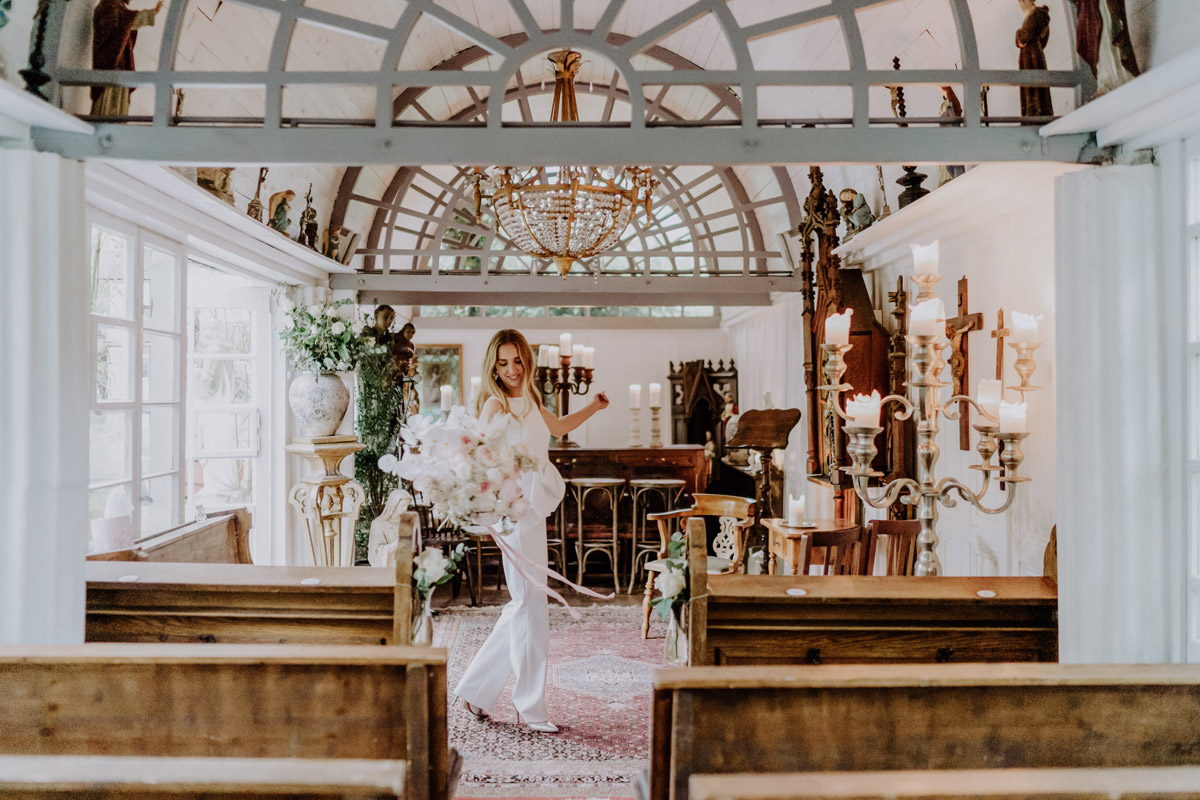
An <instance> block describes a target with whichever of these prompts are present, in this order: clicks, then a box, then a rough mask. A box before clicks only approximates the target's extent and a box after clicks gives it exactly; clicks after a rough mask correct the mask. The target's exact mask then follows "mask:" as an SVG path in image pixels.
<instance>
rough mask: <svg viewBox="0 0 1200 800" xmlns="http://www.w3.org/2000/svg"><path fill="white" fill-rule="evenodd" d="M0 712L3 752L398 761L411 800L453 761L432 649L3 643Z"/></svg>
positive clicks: (435, 792) (441, 799) (438, 657)
mask: <svg viewBox="0 0 1200 800" xmlns="http://www.w3.org/2000/svg"><path fill="white" fill-rule="evenodd" d="M0 708H2V709H4V712H3V714H2V715H0V754H5V755H70V756H82V755H93V756H169V757H183V758H212V757H216V758H244V759H259V758H301V759H367V760H385V761H397V760H400V761H404V762H405V763H406V765H407V766H406V771H405V787H404V792H403V796H404V797H405V798H407V799H408V800H426V799H427V798H428V799H429V800H448V799H449V797H451V796H452V794H453V783H454V781H455V780H456V776H457V771H458V768H459V765H460V762H459V760H458V758H457V754H456V753H453V751H451V750H449V748H448V745H447V727H446V653H445V651H444V650H440V649H433V648H428V647H349V646H341V647H297V646H284V645H186V644H185V645H153V644H95V645H83V646H73V647H72V646H28V647H21V646H6V647H0ZM335 766H336V765H335ZM350 766H352V765H350V763H349V762H347V767H348V768H349V767H350Z"/></svg>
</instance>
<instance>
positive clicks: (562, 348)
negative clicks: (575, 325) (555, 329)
mask: <svg viewBox="0 0 1200 800" xmlns="http://www.w3.org/2000/svg"><path fill="white" fill-rule="evenodd" d="M558 352H560V353H570V352H571V334H569V333H563V334H559V337H558Z"/></svg>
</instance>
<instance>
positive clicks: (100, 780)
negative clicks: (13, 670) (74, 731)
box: [0, 756, 405, 800]
mask: <svg viewBox="0 0 1200 800" xmlns="http://www.w3.org/2000/svg"><path fill="white" fill-rule="evenodd" d="M404 773H405V763H404V762H403V761H389V760H384V759H379V760H366V759H350V758H342V759H336V760H334V759H307V758H176V757H166V756H155V757H147V756H0V800H35V799H36V800H57V798H63V800H67V799H68V798H78V797H80V796H83V797H86V798H88V800H110V798H111V799H112V800H116V799H117V798H130V799H131V800H201V799H203V800H268V798H269V799H270V800H279V798H283V797H286V798H293V799H297V798H299V799H300V800H309V798H313V799H314V800H315V798H361V800H397V798H403V797H404Z"/></svg>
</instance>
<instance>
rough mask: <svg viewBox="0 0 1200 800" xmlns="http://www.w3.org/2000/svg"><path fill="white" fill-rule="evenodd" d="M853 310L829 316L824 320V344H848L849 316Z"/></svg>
mask: <svg viewBox="0 0 1200 800" xmlns="http://www.w3.org/2000/svg"><path fill="white" fill-rule="evenodd" d="M853 313H854V309H853V308H847V309H846V310H845V311H843V312H842V313H841V314H830V315H829V316H828V317H827V318H826V320H825V344H850V316H851V315H852V314H853Z"/></svg>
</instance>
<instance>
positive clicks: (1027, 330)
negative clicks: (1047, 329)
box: [1012, 311, 1042, 345]
mask: <svg viewBox="0 0 1200 800" xmlns="http://www.w3.org/2000/svg"><path fill="white" fill-rule="evenodd" d="M1041 318H1042V317H1041V315H1040V314H1039V315H1038V316H1036V317H1035V316H1034V315H1033V314H1022V313H1021V312H1020V311H1014V312H1013V318H1012V323H1013V332H1012V340H1013V342H1015V343H1016V344H1023V345H1035V344H1041V343H1042V337H1041V334H1040V333H1039V332H1038V320H1039V319H1041Z"/></svg>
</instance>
